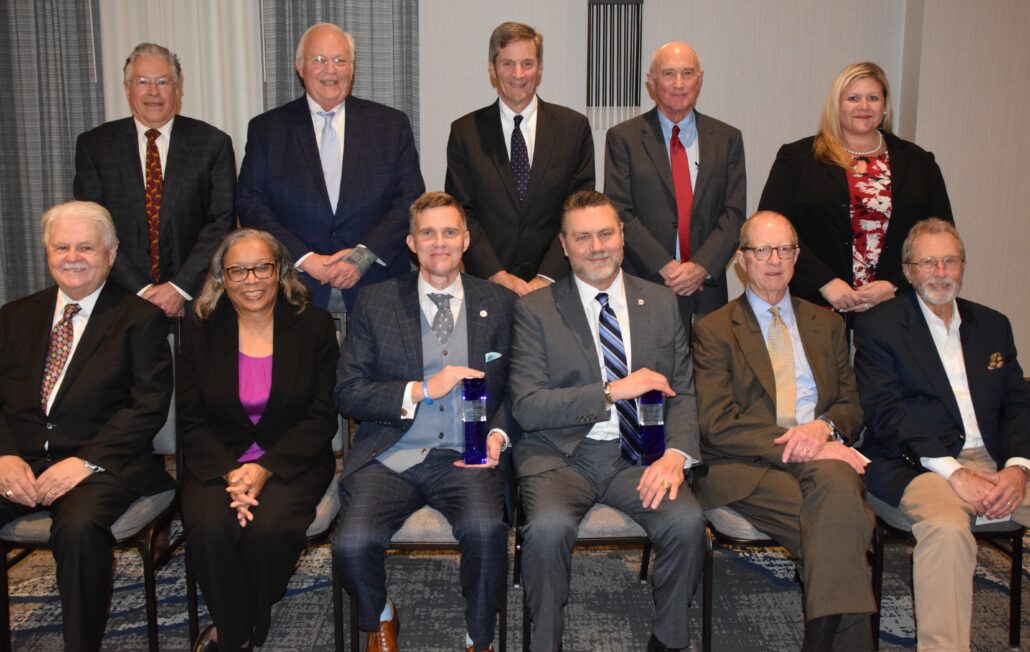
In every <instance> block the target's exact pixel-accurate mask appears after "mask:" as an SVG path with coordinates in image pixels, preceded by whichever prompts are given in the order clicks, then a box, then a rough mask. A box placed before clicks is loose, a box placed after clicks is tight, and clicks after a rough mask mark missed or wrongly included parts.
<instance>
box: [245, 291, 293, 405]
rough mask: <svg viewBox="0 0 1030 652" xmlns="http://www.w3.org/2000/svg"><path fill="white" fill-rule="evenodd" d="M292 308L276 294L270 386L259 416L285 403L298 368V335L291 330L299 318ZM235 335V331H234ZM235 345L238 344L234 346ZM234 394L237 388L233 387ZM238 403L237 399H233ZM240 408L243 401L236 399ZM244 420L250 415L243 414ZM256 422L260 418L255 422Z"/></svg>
mask: <svg viewBox="0 0 1030 652" xmlns="http://www.w3.org/2000/svg"><path fill="white" fill-rule="evenodd" d="M295 310H296V308H295V307H294V306H293V305H291V304H290V303H289V302H287V301H286V299H285V298H284V297H283V296H282V295H279V298H278V299H276V302H275V321H274V322H273V324H272V350H273V351H274V352H275V353H274V354H273V355H272V386H271V387H270V388H269V392H268V401H267V403H266V404H265V409H264V412H262V414H261V419H262V420H264V418H265V416H267V415H269V414H276V413H277V412H278V411H279V410H280V409H281V408H282V407H283V406H285V404H286V400H287V398H288V397H289V395H290V392H291V391H292V388H291V386H290V385H291V379H292V378H294V377H295V376H296V375H297V374H298V373H300V370H299V369H297V360H298V356H299V344H300V339H301V338H300V336H299V335H297V334H296V333H295V332H294V329H295V328H296V326H297V324H298V323H299V320H298V319H297V315H296V314H295V312H294V311H295ZM237 337H238V335H237ZM237 348H238V347H237ZM236 383H237V385H238V384H239V361H238V360H237V362H236ZM237 395H239V392H238V391H237ZM237 403H239V401H237ZM239 405H240V410H241V411H243V413H244V416H246V410H243V404H242V403H240V404H239ZM247 419H248V421H249V419H250V417H247ZM258 423H260V421H259V422H258Z"/></svg>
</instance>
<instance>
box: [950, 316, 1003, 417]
mask: <svg viewBox="0 0 1030 652" xmlns="http://www.w3.org/2000/svg"><path fill="white" fill-rule="evenodd" d="M958 306H959V314H960V315H961V316H962V325H961V326H959V339H960V340H961V341H962V359H963V363H964V364H965V367H966V383H967V384H968V385H969V395H970V398H971V399H972V401H973V412H974V413H975V414H976V422H977V424H979V425H980V434H981V436H984V437H987V436H988V431H989V430H993V426H992V424H994V423H995V419H993V418H992V416H991V405H992V404H995V403H996V402H997V398H996V397H990V396H988V395H987V394H988V392H985V391H984V388H985V387H990V386H991V383H990V380H989V379H988V377H987V376H988V369H987V363H988V361H989V360H990V355H991V353H992V351H991V350H990V349H991V347H992V344H989V343H988V342H989V340H988V337H987V334H986V333H984V332H983V330H982V329H981V328H980V322H979V321H978V320H977V319H976V315H975V314H973V313H972V312H970V311H968V310H963V305H962V303H961V302H960V303H959V304H958ZM998 344H1000V342H994V343H993V346H997V345H998ZM998 350H999V349H998V348H995V349H994V351H998ZM977 390H979V391H977ZM992 399H993V400H992Z"/></svg>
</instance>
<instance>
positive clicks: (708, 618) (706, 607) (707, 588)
mask: <svg viewBox="0 0 1030 652" xmlns="http://www.w3.org/2000/svg"><path fill="white" fill-rule="evenodd" d="M712 557H713V555H712V533H711V532H709V531H708V529H707V528H706V529H705V560H704V565H703V566H702V570H701V590H702V591H703V593H702V595H701V650H702V651H703V652H712V584H713V583H714V582H713V581H712V571H713V566H714V564H713V559H712Z"/></svg>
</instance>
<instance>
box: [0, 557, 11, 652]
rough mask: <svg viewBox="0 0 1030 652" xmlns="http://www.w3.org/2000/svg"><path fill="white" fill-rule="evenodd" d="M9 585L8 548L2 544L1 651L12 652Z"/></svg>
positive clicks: (0, 576) (0, 566)
mask: <svg viewBox="0 0 1030 652" xmlns="http://www.w3.org/2000/svg"><path fill="white" fill-rule="evenodd" d="M9 589H10V587H9V586H8V584H7V546H6V545H3V544H0V629H2V631H0V651H2V652H11V596H10V595H9V594H8V590H9Z"/></svg>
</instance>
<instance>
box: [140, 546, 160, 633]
mask: <svg viewBox="0 0 1030 652" xmlns="http://www.w3.org/2000/svg"><path fill="white" fill-rule="evenodd" d="M159 531H160V530H159V529H158V528H157V527H154V526H150V527H148V528H147V530H146V532H145V533H144V535H143V551H142V552H143V592H144V594H145V595H146V604H147V642H148V645H149V648H150V652H159V651H160V645H159V643H158V638H157V581H156V579H155V577H154V574H155V573H156V572H157V571H156V570H155V568H154V567H155V564H154V554H155V552H156V551H155V550H154V547H155V546H154V540H155V539H156V538H157V535H158V534H159Z"/></svg>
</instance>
